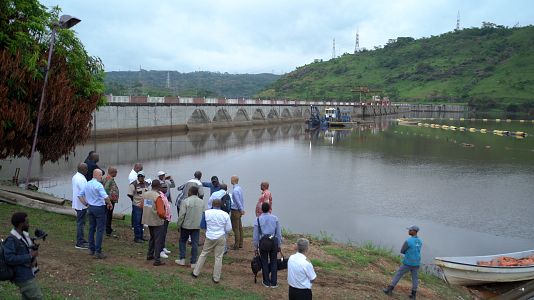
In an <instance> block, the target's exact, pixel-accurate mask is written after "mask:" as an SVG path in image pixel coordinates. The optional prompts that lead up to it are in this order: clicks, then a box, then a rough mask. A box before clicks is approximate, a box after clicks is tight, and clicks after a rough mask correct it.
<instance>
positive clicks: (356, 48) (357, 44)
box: [354, 29, 360, 54]
mask: <svg viewBox="0 0 534 300" xmlns="http://www.w3.org/2000/svg"><path fill="white" fill-rule="evenodd" d="M359 51H360V29H358V30H356V44H355V45H354V54H356V53H358V52H359Z"/></svg>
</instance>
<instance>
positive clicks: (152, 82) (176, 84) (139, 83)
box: [105, 70, 280, 98]
mask: <svg viewBox="0 0 534 300" xmlns="http://www.w3.org/2000/svg"><path fill="white" fill-rule="evenodd" d="M279 77H280V76H279V75H274V74H267V73H264V74H228V73H213V72H192V73H180V72H176V71H145V70H141V71H118V72H106V77H105V83H106V93H107V94H113V95H150V96H175V95H179V96H182V97H184V96H190V97H227V98H233V97H251V96H252V95H254V94H257V93H258V92H259V91H261V90H262V89H264V88H265V87H266V86H268V85H270V84H272V83H273V82H274V81H275V80H276V79H278V78H279Z"/></svg>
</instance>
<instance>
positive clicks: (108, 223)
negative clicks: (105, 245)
mask: <svg viewBox="0 0 534 300" xmlns="http://www.w3.org/2000/svg"><path fill="white" fill-rule="evenodd" d="M111 204H112V205H113V207H112V208H111V209H107V208H106V234H111V233H112V232H113V228H111V220H112V219H113V210H114V209H115V204H116V203H115V202H111Z"/></svg>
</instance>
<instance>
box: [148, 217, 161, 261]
mask: <svg viewBox="0 0 534 300" xmlns="http://www.w3.org/2000/svg"><path fill="white" fill-rule="evenodd" d="M163 229H164V228H163V225H160V226H148V230H149V231H150V240H149V241H148V252H147V254H146V257H147V258H152V257H153V258H154V261H156V262H160V261H161V259H160V253H161V250H163Z"/></svg>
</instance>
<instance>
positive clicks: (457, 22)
mask: <svg viewBox="0 0 534 300" xmlns="http://www.w3.org/2000/svg"><path fill="white" fill-rule="evenodd" d="M458 30H460V11H459V10H458V15H457V16H456V31H458Z"/></svg>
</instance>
